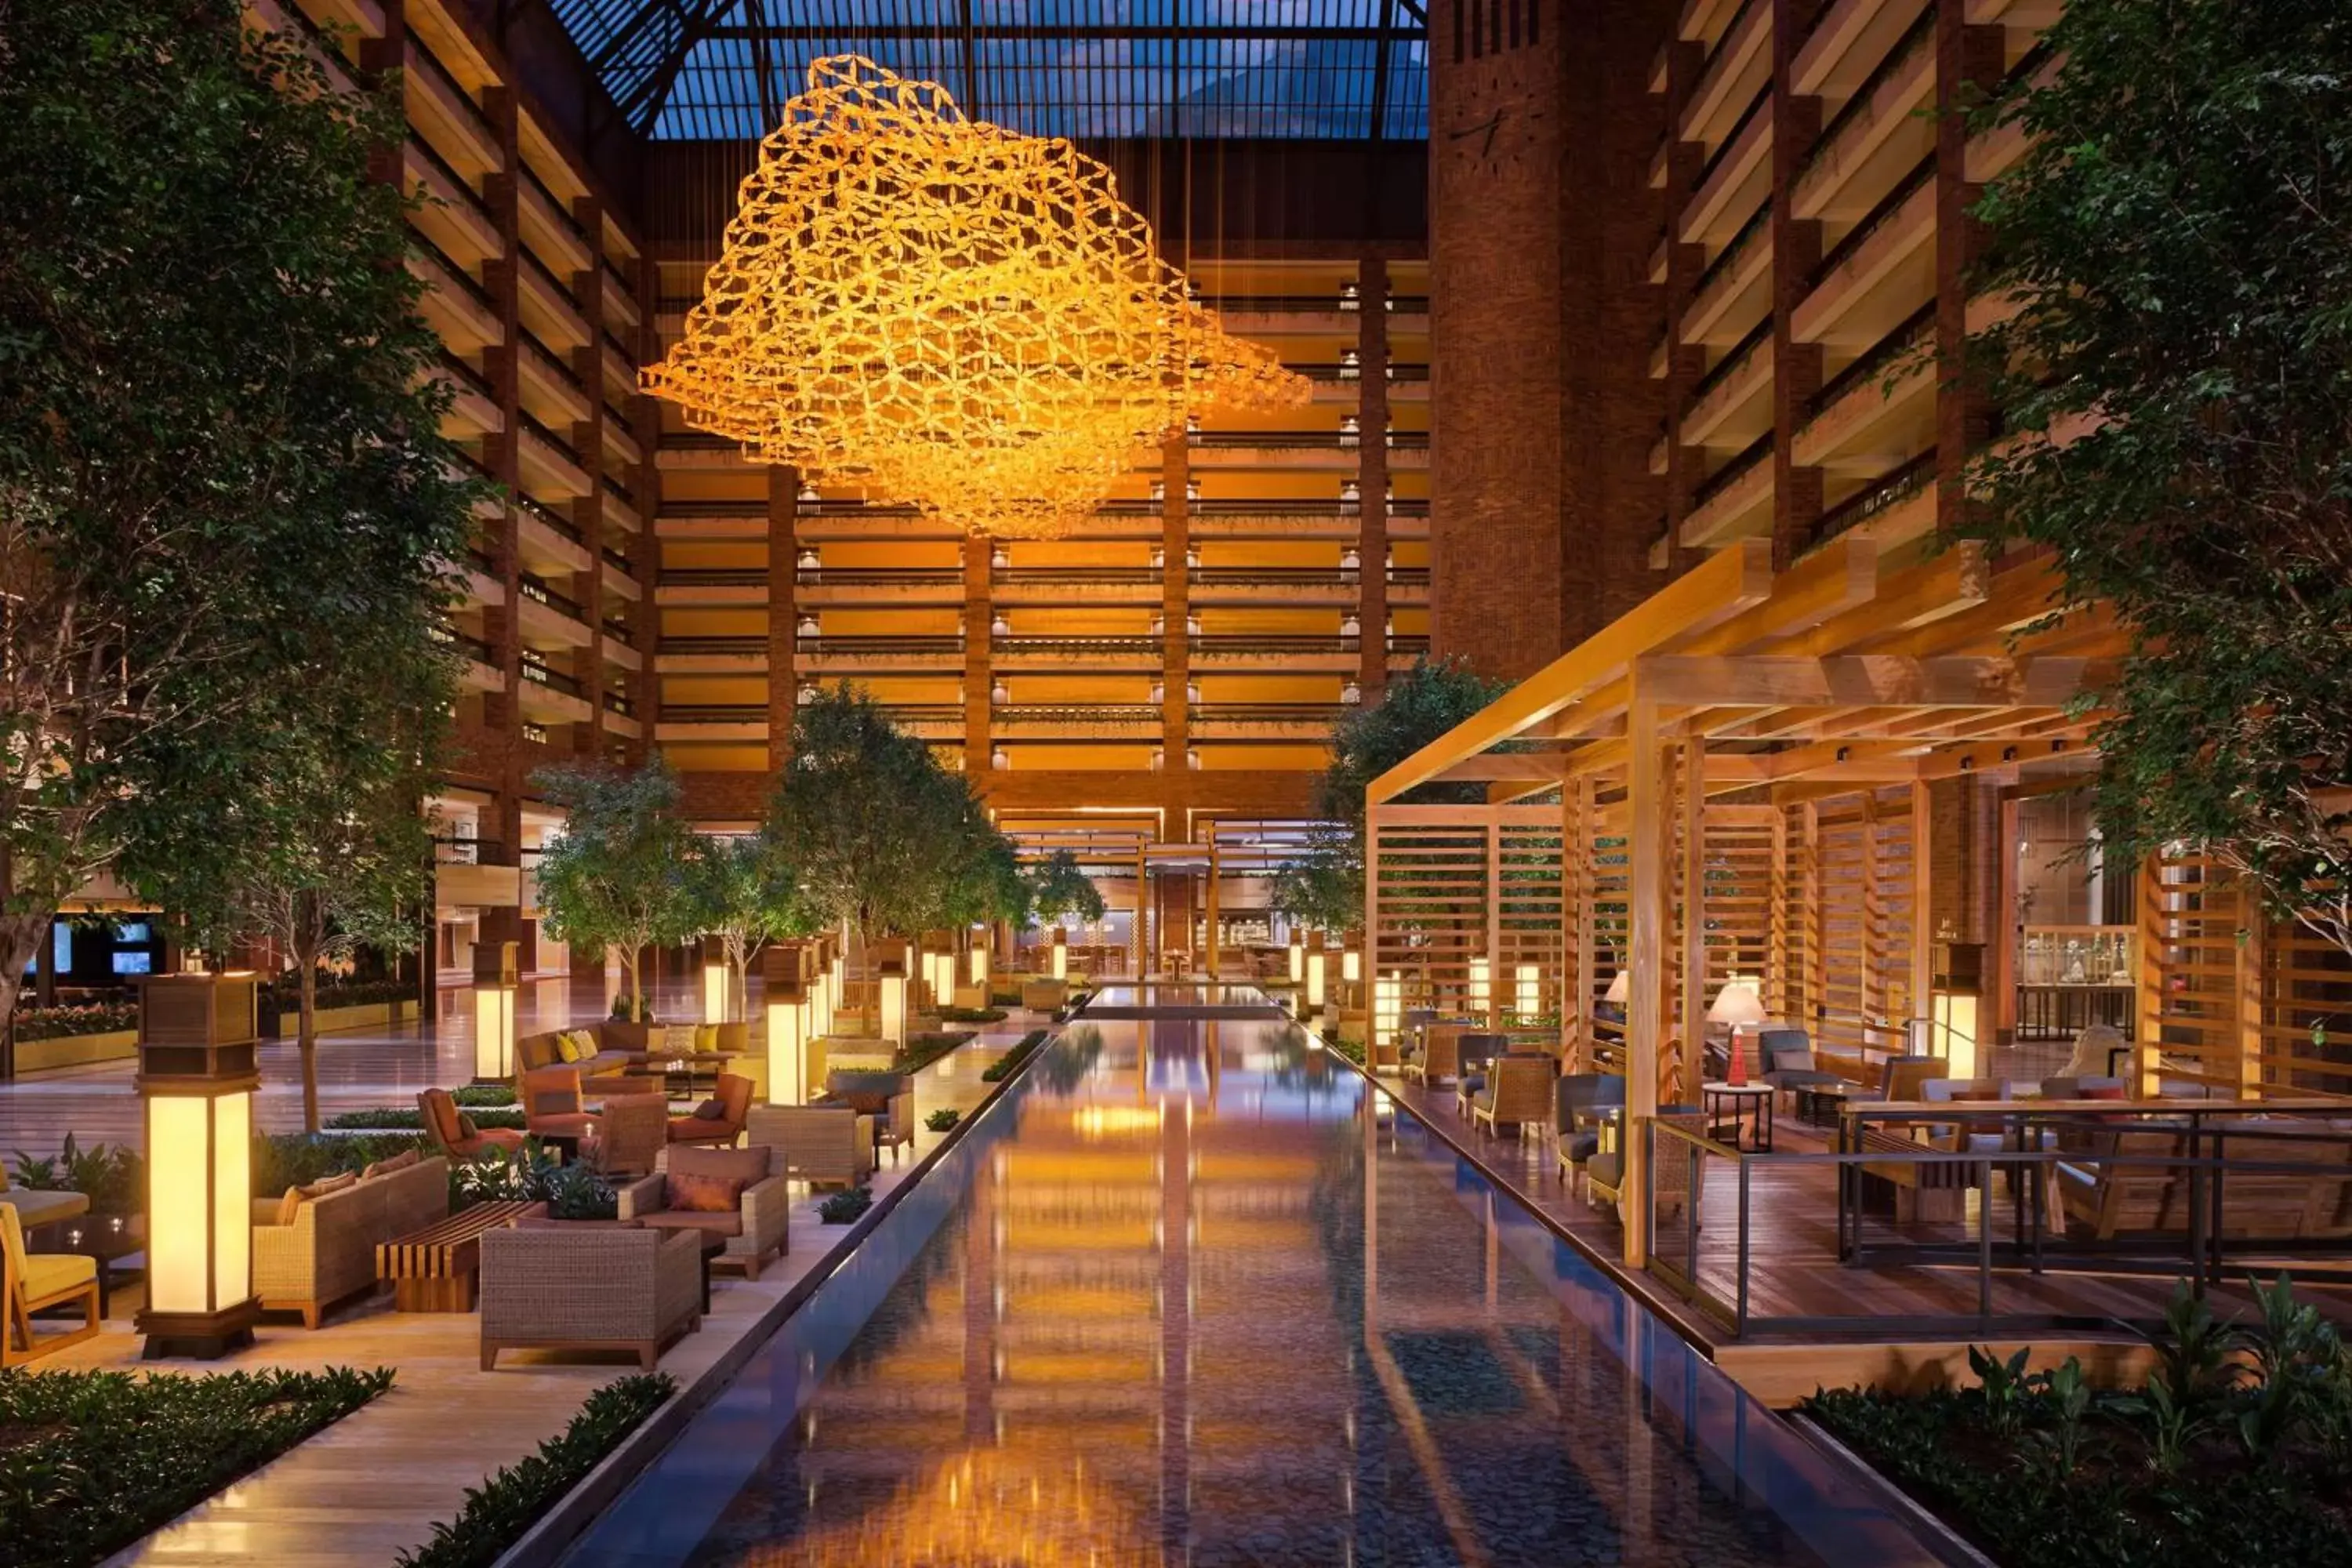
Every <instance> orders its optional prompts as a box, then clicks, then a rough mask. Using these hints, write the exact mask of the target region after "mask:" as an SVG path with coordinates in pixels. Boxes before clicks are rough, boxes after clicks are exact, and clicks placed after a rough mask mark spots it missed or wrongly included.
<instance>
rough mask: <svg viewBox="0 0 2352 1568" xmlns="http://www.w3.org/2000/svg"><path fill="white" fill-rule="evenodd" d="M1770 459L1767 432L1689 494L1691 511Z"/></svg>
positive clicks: (1770, 446) (1770, 438)
mask: <svg viewBox="0 0 2352 1568" xmlns="http://www.w3.org/2000/svg"><path fill="white" fill-rule="evenodd" d="M1771 458H1772V432H1770V431H1769V430H1767V431H1766V432H1764V434H1763V435H1761V436H1759V437H1756V439H1755V440H1753V441H1751V442H1749V443H1748V446H1747V447H1744V448H1743V449H1741V450H1740V451H1739V452H1738V453H1737V454H1735V455H1734V456H1733V457H1732V458H1731V460H1730V461H1729V462H1727V463H1726V464H1724V465H1723V467H1721V468H1717V469H1716V471H1715V472H1714V473H1712V474H1709V475H1708V476H1707V478H1706V483H1705V484H1702V485H1700V486H1699V487H1698V489H1696V490H1694V491H1692V492H1691V503H1690V504H1691V510H1693V511H1696V510H1698V509H1699V508H1701V507H1703V506H1705V505H1706V503H1707V502H1709V501H1711V500H1714V499H1715V498H1716V497H1717V496H1719V495H1721V494H1722V493H1723V492H1724V491H1726V490H1727V489H1730V488H1731V487H1732V486H1733V485H1735V484H1738V482H1739V481H1740V479H1743V478H1745V477H1746V476H1747V475H1748V474H1749V473H1750V472H1752V471H1754V469H1755V468H1756V465H1758V464H1759V463H1766V462H1769V461H1771Z"/></svg>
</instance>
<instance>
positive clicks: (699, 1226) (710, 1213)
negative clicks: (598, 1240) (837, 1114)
mask: <svg viewBox="0 0 2352 1568" xmlns="http://www.w3.org/2000/svg"><path fill="white" fill-rule="evenodd" d="M778 1164H779V1162H778V1161H777V1159H776V1153H775V1151H774V1150H772V1149H766V1148H761V1147H759V1146H757V1145H754V1146H753V1147H751V1148H748V1149H704V1148H698V1147H696V1146H695V1145H693V1144H688V1143H674V1144H672V1145H670V1146H669V1147H668V1148H667V1149H664V1150H663V1151H662V1152H661V1153H660V1154H658V1155H657V1156H656V1158H655V1162H654V1173H653V1174H652V1175H650V1176H647V1177H646V1178H645V1179H644V1180H642V1181H636V1182H632V1183H630V1184H628V1185H627V1186H625V1187H623V1188H621V1189H620V1192H619V1194H618V1196H619V1199H620V1217H621V1218H623V1219H625V1220H635V1222H636V1223H637V1224H638V1225H640V1226H646V1228H648V1229H653V1230H666V1231H669V1230H692V1231H702V1232H715V1233H717V1234H718V1235H720V1236H723V1237H726V1238H727V1247H726V1250H724V1251H723V1252H721V1253H720V1254H719V1258H716V1259H714V1261H717V1262H724V1263H730V1264H733V1265H734V1266H735V1267H737V1268H740V1269H742V1270H743V1277H744V1278H745V1279H758V1278H759V1277H760V1269H761V1267H763V1266H764V1265H765V1264H766V1263H767V1261H768V1259H769V1258H775V1257H778V1256H781V1255H782V1252H783V1250H784V1246H785V1240H786V1236H787V1233H788V1231H789V1229H790V1220H791V1213H792V1197H791V1193H790V1190H789V1189H788V1187H787V1186H786V1184H785V1176H784V1173H783V1172H782V1170H781V1169H779V1168H778ZM686 1177H698V1178H705V1179H709V1180H715V1181H719V1182H732V1183H740V1184H741V1186H740V1191H739V1193H738V1194H737V1196H736V1201H735V1206H734V1207H733V1208H731V1209H727V1210H723V1211H714V1210H704V1209H688V1208H684V1207H682V1206H679V1194H678V1192H677V1187H676V1185H675V1184H676V1183H677V1182H678V1181H679V1180H681V1179H682V1178H686Z"/></svg>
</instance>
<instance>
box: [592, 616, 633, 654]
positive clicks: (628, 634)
mask: <svg viewBox="0 0 2352 1568" xmlns="http://www.w3.org/2000/svg"><path fill="white" fill-rule="evenodd" d="M597 625H598V626H599V627H600V628H601V629H602V630H603V632H604V635H605V636H606V637H610V638H612V639H613V640H614V642H616V643H619V644H620V645H621V646H622V647H636V646H637V634H636V633H635V632H633V631H631V630H630V629H629V623H628V622H626V621H622V620H615V619H614V618H613V617H612V616H605V617H604V619H603V620H602V621H600V622H598V623H597Z"/></svg>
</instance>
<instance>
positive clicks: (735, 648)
mask: <svg viewBox="0 0 2352 1568" xmlns="http://www.w3.org/2000/svg"><path fill="white" fill-rule="evenodd" d="M801 640H802V645H803V647H805V646H807V643H808V641H809V640H810V639H808V638H805V637H803V639H801ZM661 650H662V652H664V653H674V654H677V655H679V656H680V657H682V658H751V657H752V656H753V655H755V654H764V653H766V652H767V651H768V639H767V638H766V637H664V638H662V641H661Z"/></svg>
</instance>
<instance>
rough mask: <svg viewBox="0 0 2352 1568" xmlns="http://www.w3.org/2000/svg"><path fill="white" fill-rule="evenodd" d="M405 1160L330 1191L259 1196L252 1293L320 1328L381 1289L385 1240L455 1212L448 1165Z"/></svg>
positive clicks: (274, 1308) (269, 1305)
mask: <svg viewBox="0 0 2352 1568" xmlns="http://www.w3.org/2000/svg"><path fill="white" fill-rule="evenodd" d="M401 1160H402V1161H403V1162H405V1163H400V1164H398V1165H396V1166H394V1168H389V1169H387V1168H382V1167H379V1166H375V1165H371V1166H369V1167H368V1169H367V1172H363V1173H360V1174H359V1175H357V1176H356V1177H354V1178H353V1179H352V1180H351V1181H350V1182H347V1183H341V1184H338V1185H336V1186H335V1187H333V1188H332V1189H331V1190H326V1191H319V1190H317V1189H318V1187H323V1186H324V1185H325V1184H317V1186H314V1188H312V1189H289V1191H288V1192H287V1193H286V1194H285V1195H283V1196H281V1197H275V1198H256V1199H254V1200H253V1291H254V1294H255V1295H257V1296H258V1297H260V1298H261V1305H262V1308H263V1310H266V1311H273V1312H299V1313H301V1314H302V1323H303V1326H304V1327H306V1328H312V1329H315V1328H317V1327H318V1326H319V1320H320V1317H321V1316H322V1315H323V1314H324V1313H325V1312H326V1310H327V1309H328V1308H330V1307H332V1306H333V1305H335V1304H336V1303H337V1302H339V1301H341V1300H344V1299H345V1298H347V1297H351V1296H355V1295H358V1294H360V1293H361V1292H362V1291H366V1290H371V1289H374V1286H375V1282H376V1276H375V1248H376V1244H377V1243H378V1242H382V1241H390V1240H391V1239H392V1238H393V1237H397V1236H405V1235H407V1234H408V1233H409V1232H410V1231H413V1230H422V1229H424V1228H425V1226H428V1225H431V1224H433V1223H434V1222H435V1221H436V1220H440V1219H445V1218H446V1217H447V1216H448V1214H449V1162H448V1161H446V1160H445V1159H442V1158H440V1157H439V1156H438V1155H436V1156H434V1157H433V1158H431V1159H416V1160H414V1161H410V1160H409V1159H408V1157H407V1156H405V1155H403V1156H401ZM385 1165H386V1166H393V1165H394V1163H393V1162H385ZM337 1180H338V1181H339V1180H340V1179H337ZM306 1193H307V1194H308V1195H306Z"/></svg>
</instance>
